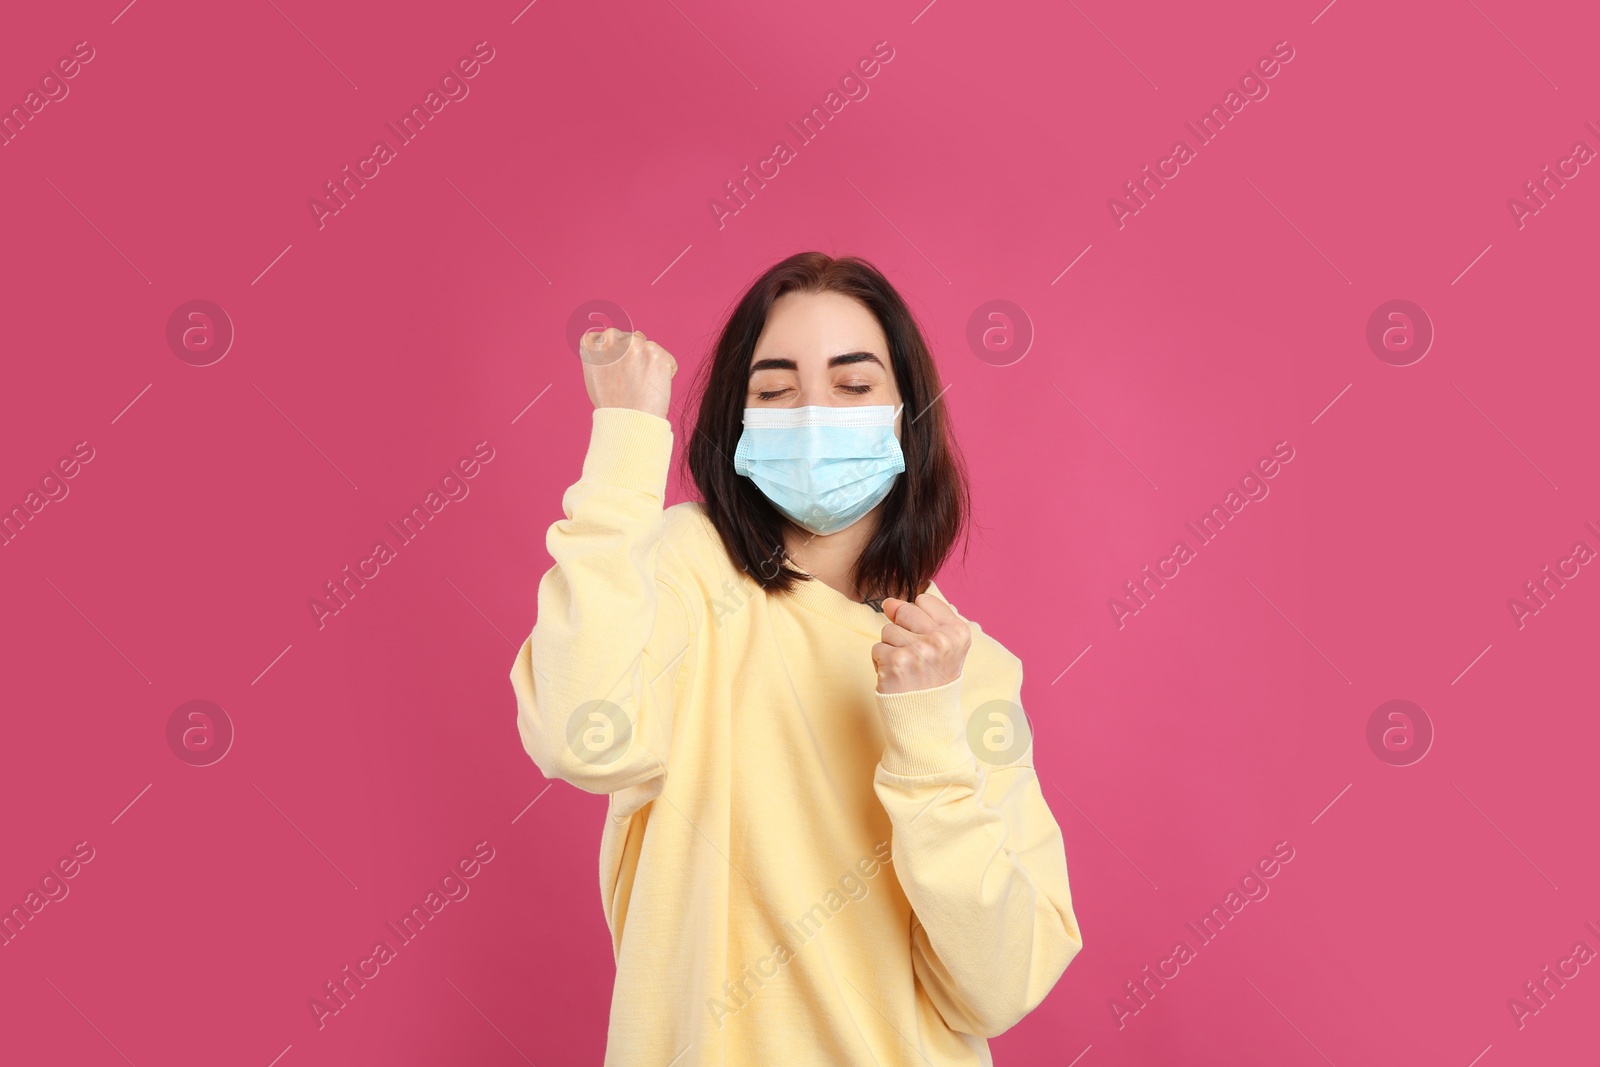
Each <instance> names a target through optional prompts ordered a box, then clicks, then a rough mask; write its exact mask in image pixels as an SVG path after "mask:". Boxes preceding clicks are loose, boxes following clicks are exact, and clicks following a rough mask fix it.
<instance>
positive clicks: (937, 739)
mask: <svg viewBox="0 0 1600 1067" xmlns="http://www.w3.org/2000/svg"><path fill="white" fill-rule="evenodd" d="M989 640H990V641H991V642H992V639H989ZM994 648H995V650H997V651H999V652H1001V653H1002V654H1001V655H999V656H989V657H984V662H980V663H974V662H973V660H974V657H973V656H972V655H970V654H969V656H968V661H967V665H966V667H965V668H964V670H963V672H962V675H961V676H960V677H958V678H956V679H955V681H952V682H949V683H947V684H945V685H942V686H938V687H936V688H932V689H922V690H917V691H915V692H910V693H896V694H891V695H885V694H882V693H880V694H878V702H879V710H880V712H881V713H882V715H883V723H884V731H885V734H886V741H887V744H886V746H885V749H884V754H883V759H882V761H881V762H880V763H879V765H878V770H877V772H876V776H875V778H874V788H875V789H876V792H877V794H878V799H879V801H880V802H881V803H882V804H883V806H884V809H885V810H886V811H887V812H888V814H889V820H890V823H891V824H892V826H893V831H894V860H893V862H894V870H895V872H896V874H897V876H898V877H899V879H900V884H901V886H902V888H903V889H904V890H905V894H906V898H907V899H908V900H909V901H910V903H911V908H912V912H913V915H912V922H911V951H912V964H913V967H914V970H915V972H916V975H917V978H918V979H919V980H920V981H921V982H922V984H923V987H924V988H925V989H927V991H928V994H929V996H930V997H931V998H932V1000H933V1002H934V1004H935V1006H936V1007H937V1008H938V1009H939V1013H940V1015H942V1016H943V1017H944V1020H945V1022H946V1023H947V1024H948V1025H949V1026H950V1027H951V1028H952V1029H954V1030H958V1031H961V1032H962V1033H968V1034H973V1035H975V1036H978V1037H994V1036H996V1035H998V1034H1001V1033H1003V1032H1005V1031H1006V1030H1008V1029H1010V1028H1011V1027H1012V1026H1014V1025H1015V1024H1016V1023H1017V1022H1018V1021H1019V1020H1020V1019H1021V1018H1022V1017H1023V1016H1024V1015H1026V1014H1028V1012H1030V1011H1032V1010H1033V1009H1034V1008H1035V1007H1037V1006H1038V1005H1039V1003H1040V1001H1042V1000H1043V999H1044V997H1045V994H1047V993H1049V992H1050V990H1051V988H1052V987H1053V986H1054V985H1055V983H1056V980H1057V979H1058V978H1059V977H1060V976H1061V973H1062V972H1063V971H1064V970H1066V967H1067V964H1069V963H1071V962H1072V959H1073V957H1075V956H1076V955H1077V954H1078V951H1079V950H1080V949H1081V948H1082V947H1083V936H1082V934H1081V933H1080V931H1079V929H1078V920H1077V917H1076V916H1075V915H1074V914H1073V910H1072V893H1071V889H1070V887H1069V886H1068V882H1067V861H1066V853H1065V849H1064V846H1063V843H1062V837H1061V829H1060V827H1059V826H1057V825H1056V821H1055V816H1054V815H1052V814H1051V811H1050V807H1049V805H1048V804H1047V803H1046V802H1045V799H1044V795H1043V793H1042V792H1041V790H1040V788H1039V778H1038V776H1037V775H1036V774H1035V773H1034V769H1033V766H1032V764H1033V753H1032V742H1031V738H1030V737H1028V736H1027V733H1026V731H1027V730H1028V727H1027V724H1026V720H1025V718H1024V716H1023V715H1022V706H1021V693H1022V661H1021V660H1019V659H1018V658H1017V657H1016V656H1014V655H1012V654H1011V653H1010V652H1007V651H1005V650H1004V649H1002V648H1000V646H999V645H998V644H997V643H996V644H994ZM991 664H998V666H993V667H992V666H991ZM986 705H987V707H986ZM974 716H976V718H977V719H978V720H979V721H978V722H976V723H974V725H973V727H972V731H971V735H972V736H974V737H975V738H976V740H975V741H974V742H973V744H977V745H979V746H980V747H985V746H990V747H989V748H986V750H985V757H986V758H985V759H983V760H980V759H979V758H978V757H977V756H976V755H975V754H974V749H973V747H971V744H969V741H968V737H969V725H968V724H969V720H970V719H972V718H973V717H974ZM1008 731H1009V732H1008ZM1018 737H1020V738H1021V742H1020V746H1018V747H1020V748H1021V749H1022V751H1021V752H1013V751H1008V750H1007V746H1008V744H1010V745H1016V744H1017V742H1016V740H1015V739H1016V738H1018ZM993 747H999V749H1000V751H998V752H996V751H993V750H992V748H993ZM1007 759H1009V761H1008V762H1003V761H1005V760H1007Z"/></svg>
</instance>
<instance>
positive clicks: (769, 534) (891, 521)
mask: <svg viewBox="0 0 1600 1067" xmlns="http://www.w3.org/2000/svg"><path fill="white" fill-rule="evenodd" d="M793 292H799V293H824V292H832V293H842V294H843V295H845V296H848V297H852V298H853V299H855V300H857V301H859V302H860V303H861V304H862V305H864V306H865V307H866V308H867V310H868V311H870V312H872V314H873V316H874V317H876V318H877V320H878V324H879V326H881V327H882V328H883V333H884V336H885V337H887V338H888V341H889V362H890V367H891V368H892V369H893V371H894V379H895V384H896V385H897V386H898V387H899V390H900V399H901V401H902V402H903V404H904V409H903V411H902V412H901V415H902V418H901V422H900V434H901V436H900V449H901V451H902V452H903V453H904V455H905V463H906V469H905V471H904V473H902V474H901V475H900V476H899V477H898V478H896V479H895V485H894V488H893V489H892V490H890V492H889V495H888V496H887V497H885V498H884V501H883V504H882V511H880V512H879V514H880V515H881V516H882V520H881V521H880V522H879V524H878V529H877V532H876V533H875V534H874V535H873V537H872V539H871V541H869V542H868V543H867V545H866V547H865V548H864V549H863V550H862V552H861V555H860V557H859V558H858V559H857V560H856V565H855V568H854V570H853V571H852V573H851V575H850V581H851V582H852V583H853V584H854V586H855V587H856V589H857V591H858V592H859V593H860V594H861V596H862V597H863V599H865V598H872V599H877V598H880V597H885V596H892V597H898V598H900V599H904V600H910V599H912V598H913V597H915V596H916V595H917V594H919V593H921V592H923V591H924V590H925V589H926V587H927V584H928V581H929V580H930V579H932V578H933V576H934V575H935V574H936V573H938V570H939V568H940V567H941V566H942V565H943V564H944V562H945V559H946V558H947V557H948V556H949V554H950V551H951V549H952V548H953V547H954V546H955V543H956V541H957V540H958V539H960V538H961V536H962V535H963V534H964V533H965V532H966V525H967V517H968V509H969V503H968V501H969V490H968V486H967V476H966V471H965V467H964V464H963V462H962V459H961V454H960V451H959V449H958V448H957V446H956V443H955V441H954V439H953V438H952V437H951V436H950V430H949V420H948V419H947V417H946V414H945V405H944V404H943V403H940V402H939V398H940V394H941V393H942V392H943V389H942V388H941V386H940V385H939V374H938V370H937V368H935V366H934V363H933V355H932V353H931V352H930V351H929V350H928V345H927V342H926V341H925V340H923V337H922V331H921V330H920V329H919V328H918V326H917V321H916V318H915V317H914V316H913V315H912V314H911V310H910V309H909V308H908V307H906V303H905V301H904V300H903V299H901V297H900V294H899V293H898V292H896V291H895V289H894V286H892V285H890V284H889V282H888V280H887V279H886V278H884V276H883V275H882V274H881V273H880V272H879V271H878V269H877V268H876V267H874V266H873V265H872V264H870V263H868V262H867V261H866V260H864V259H861V258H859V257H856V256H840V257H838V258H834V257H832V256H828V255H826V254H824V253H822V252H800V253H797V254H795V255H792V256H790V257H789V258H787V259H785V260H783V261H782V262H780V263H778V264H776V265H775V266H773V267H772V268H771V269H770V270H768V271H767V272H766V273H765V274H763V275H761V277H760V278H758V279H756V281H755V283H754V284H753V285H751V286H750V288H749V289H748V290H746V291H745V293H744V295H743V296H742V297H741V298H740V299H739V302H738V304H737V305H735V307H734V309H733V311H732V313H731V314H730V315H729V316H728V321H727V323H726V324H725V325H724V326H723V328H722V333H721V336H719V337H718V339H717V346H716V350H715V351H714V352H713V354H712V358H711V359H710V360H708V361H706V362H705V363H704V364H703V365H702V367H701V369H700V373H699V374H698V375H697V376H696V379H695V383H694V385H693V387H692V388H691V390H690V396H691V397H693V396H696V395H698V397H699V413H698V419H697V422H696V424H695V427H694V432H693V433H692V434H691V435H689V437H688V444H687V446H686V447H685V449H684V462H685V463H686V464H687V466H688V468H689V470H690V472H691V473H692V476H693V478H694V482H695V485H696V486H697V487H698V488H699V490H700V494H701V496H702V498H703V500H704V504H705V509H706V514H707V515H708V516H709V518H710V519H711V522H712V525H714V526H715V527H716V529H717V533H718V534H719V535H720V536H721V538H722V543H723V545H724V546H725V547H726V548H727V550H728V555H729V556H730V557H731V558H732V559H733V561H734V562H735V563H737V564H738V565H739V566H740V567H741V568H742V569H743V570H745V571H746V572H747V573H749V575H750V576H751V577H752V578H754V579H755V580H756V581H757V582H758V583H759V584H760V585H761V587H762V588H763V589H765V590H766V591H767V592H769V593H772V592H779V593H787V592H789V591H791V590H792V589H793V588H794V587H795V583H796V582H801V581H807V580H810V579H808V578H807V576H806V575H804V574H802V573H800V572H799V571H796V570H795V569H793V568H792V567H791V566H789V565H788V562H787V559H786V553H785V551H784V539H783V530H784V527H785V526H786V525H787V524H788V521H789V520H788V519H787V517H785V516H784V515H783V513H782V512H780V511H779V510H778V509H777V508H775V507H774V506H773V505H772V502H771V501H769V500H768V499H767V498H766V496H764V495H763V494H762V492H761V490H760V489H759V488H757V487H756V485H755V483H754V482H752V481H751V480H750V479H749V478H746V477H745V476H743V475H741V474H736V473H735V472H734V469H733V453H734V450H735V448H736V447H737V446H738V444H739V437H740V435H741V434H742V433H743V431H744V409H745V405H746V400H747V398H748V395H749V392H748V391H749V386H750V362H751V359H752V357H753V355H754V353H755V348H756V342H757V341H758V340H759V339H760V337H761V332H762V330H763V329H765V327H766V323H767V316H768V314H769V313H770V312H771V310H772V305H773V303H774V302H775V301H776V300H777V299H778V298H779V297H781V296H783V295H784V294H786V293H793Z"/></svg>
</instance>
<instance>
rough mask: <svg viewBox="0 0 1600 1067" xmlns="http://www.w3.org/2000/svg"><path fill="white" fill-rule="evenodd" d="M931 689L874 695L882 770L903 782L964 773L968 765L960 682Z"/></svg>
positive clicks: (970, 761)
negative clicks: (880, 720)
mask: <svg viewBox="0 0 1600 1067" xmlns="http://www.w3.org/2000/svg"><path fill="white" fill-rule="evenodd" d="M962 676H963V675H957V676H956V678H955V680H954V681H950V682H946V683H945V684H944V685H940V686H935V687H933V688H932V689H916V690H913V691H911V692H909V693H878V694H877V698H878V710H879V711H880V712H881V713H882V716H883V732H884V739H885V741H886V742H887V744H886V745H885V746H884V750H883V760H882V764H883V769H884V770H886V771H888V772H889V773H890V774H898V775H902V776H904V777H908V778H914V777H917V776H919V775H925V774H937V773H939V772H940V771H951V770H956V769H958V768H959V769H964V768H966V767H968V766H970V765H971V764H972V762H973V759H974V757H973V754H972V749H971V747H970V746H969V745H968V744H967V724H966V720H965V718H964V717H963V715H962V714H961V678H962Z"/></svg>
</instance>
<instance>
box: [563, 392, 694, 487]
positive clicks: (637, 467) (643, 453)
mask: <svg viewBox="0 0 1600 1067" xmlns="http://www.w3.org/2000/svg"><path fill="white" fill-rule="evenodd" d="M671 463H672V423H670V422H668V421H667V420H666V419H664V418H662V417H661V416H660V415H652V414H650V413H649V412H648V411H640V410H638V409H637V408H595V409H594V420H593V422H592V423H591V426H590V432H589V451H588V452H587V453H585V454H584V457H583V480H584V481H588V482H599V483H601V484H603V485H611V486H617V487H618V488H622V489H637V490H638V491H639V492H641V493H648V494H649V495H651V496H653V497H655V498H657V499H658V500H665V499H666V496H667V468H668V467H669V466H670V465H671Z"/></svg>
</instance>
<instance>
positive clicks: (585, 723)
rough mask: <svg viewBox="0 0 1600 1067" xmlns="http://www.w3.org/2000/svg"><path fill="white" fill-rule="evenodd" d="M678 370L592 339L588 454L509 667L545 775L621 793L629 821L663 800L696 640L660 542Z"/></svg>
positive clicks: (633, 348) (639, 342) (618, 343)
mask: <svg viewBox="0 0 1600 1067" xmlns="http://www.w3.org/2000/svg"><path fill="white" fill-rule="evenodd" d="M595 339H599V340H601V341H603V342H608V343H601V344H595V343H593V341H594V340H595ZM618 351H623V352H625V354H623V355H620V356H618V355H617V354H616V353H617V352H618ZM675 370H676V364H675V363H674V362H673V361H672V357H671V356H670V355H668V354H667V353H666V352H665V351H664V350H663V349H661V348H660V347H659V346H657V345H655V344H654V343H651V342H646V341H644V338H643V334H621V333H619V332H618V331H616V330H608V331H606V334H605V335H604V337H603V338H602V337H601V336H600V335H589V337H587V338H586V339H585V346H584V376H585V380H586V383H587V384H588V386H589V392H590V397H591V399H593V400H594V401H595V404H596V407H595V410H594V413H593V421H592V423H591V432H590V439H589V448H588V452H587V453H586V455H585V457H584V461H583V473H582V475H581V477H580V478H579V479H578V481H577V482H576V483H575V484H573V485H572V486H571V487H570V488H569V489H568V490H567V491H566V493H565V494H564V495H563V496H562V500H561V506H562V512H563V513H564V514H565V516H566V518H564V519H562V520H559V521H557V522H556V523H554V524H553V525H552V526H551V527H550V529H549V532H548V534H547V535H546V538H545V544H546V546H547V548H548V550H549V552H550V557H551V559H553V560H554V561H555V562H554V565H553V566H552V567H551V568H550V569H549V570H548V571H546V572H545V574H544V576H543V577H542V578H541V579H540V581H539V594H538V618H537V620H536V622H535V623H534V627H533V632H532V633H531V634H530V635H529V636H528V638H527V639H526V640H524V641H523V644H522V647H521V649H520V650H519V651H518V653H517V658H516V662H515V663H514V664H513V665H512V669H511V684H512V687H513V689H514V690H515V692H516V697H517V729H518V731H519V733H520V734H521V736H522V743H523V747H524V748H526V749H527V751H528V754H529V755H530V756H531V757H532V758H533V761H534V762H535V763H536V764H537V765H538V766H539V769H540V770H541V771H542V772H543V773H544V774H545V775H546V776H547V777H550V778H560V779H563V780H565V781H568V782H571V783H572V784H573V785H576V786H578V787H579V788H580V789H585V790H588V791H589V792H592V793H618V794H625V795H624V796H620V797H618V798H617V801H619V802H622V803H623V804H624V805H625V806H626V807H628V808H629V810H632V809H634V808H637V807H638V806H640V805H642V804H643V803H644V802H646V801H647V800H650V799H653V798H654V797H655V796H656V795H658V794H659V793H660V792H661V788H662V785H663V784H664V781H665V775H666V770H667V762H666V761H667V755H668V751H669V749H670V747H671V740H672V716H673V690H674V688H675V684H676V681H677V678H678V675H679V673H680V671H681V670H682V668H683V664H684V662H685V660H687V659H690V658H691V657H690V656H689V653H690V651H691V649H692V645H693V642H694V639H695V629H694V626H693V623H692V621H691V617H690V615H689V612H688V611H687V609H686V608H685V606H684V603H683V594H682V591H681V587H680V585H679V584H678V583H677V582H675V581H674V577H673V566H672V564H673V562H674V560H675V556H674V553H673V547H672V545H671V544H670V543H668V539H667V538H665V537H664V534H665V531H666V526H667V520H666V512H665V510H664V504H665V493H666V481H667V471H668V467H669V465H670V461H671V456H672V436H673V435H672V424H671V423H670V422H668V421H667V419H666V418H665V417H664V413H665V411H666V410H667V394H666V390H667V389H668V388H669V387H670V380H671V376H672V373H673V372H674V371H675ZM614 813H615V812H614Z"/></svg>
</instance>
